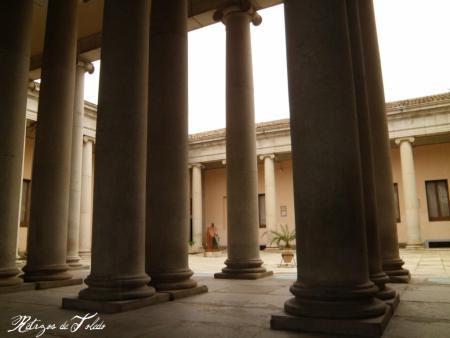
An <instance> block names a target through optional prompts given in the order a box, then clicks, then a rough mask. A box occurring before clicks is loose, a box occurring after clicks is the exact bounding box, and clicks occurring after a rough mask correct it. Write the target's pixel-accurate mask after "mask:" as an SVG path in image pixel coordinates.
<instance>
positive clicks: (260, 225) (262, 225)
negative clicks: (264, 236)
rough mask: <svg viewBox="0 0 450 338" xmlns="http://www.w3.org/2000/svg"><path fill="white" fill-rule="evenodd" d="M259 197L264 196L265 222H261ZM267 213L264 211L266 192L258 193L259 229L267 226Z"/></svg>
mask: <svg viewBox="0 0 450 338" xmlns="http://www.w3.org/2000/svg"><path fill="white" fill-rule="evenodd" d="M261 198H264V201H263V202H264V203H263V204H264V219H265V220H266V222H265V224H263V223H262V222H261V208H260V207H259V206H260V204H261V202H260V200H261ZM266 217H267V213H266V194H258V225H259V228H260V229H264V228H267V218H266Z"/></svg>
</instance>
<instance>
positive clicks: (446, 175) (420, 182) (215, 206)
mask: <svg viewBox="0 0 450 338" xmlns="http://www.w3.org/2000/svg"><path fill="white" fill-rule="evenodd" d="M33 149H34V140H33V139H32V138H27V140H26V151H25V163H24V178H25V179H31V173H32V160H33V159H32V156H33ZM413 153H414V162H415V170H416V178H417V193H418V198H419V203H420V220H421V236H422V240H424V241H425V240H432V239H437V240H439V239H447V240H449V239H450V221H445V222H442V221H440V222H430V221H429V220H428V210H427V199H426V193H425V181H427V180H437V179H447V180H449V181H450V143H442V144H433V145H424V146H414V148H413ZM391 157H392V168H393V178H394V182H395V183H397V184H398V192H399V204H400V219H401V222H400V223H398V237H399V242H401V243H405V242H406V225H405V224H404V208H403V190H402V188H403V186H402V179H401V166H400V154H399V149H398V147H396V146H394V147H392V149H391ZM275 177H276V192H277V208H276V211H277V222H276V224H277V226H279V225H280V224H287V225H288V226H289V228H293V227H294V226H295V215H294V196H293V180H292V162H291V161H290V160H284V161H276V162H275ZM258 193H264V166H263V164H262V163H258ZM203 206H204V210H203V219H204V222H203V223H204V226H208V225H209V224H211V223H212V222H213V223H214V224H215V225H216V226H217V228H218V230H219V235H220V238H221V245H224V246H226V245H227V217H226V171H225V168H218V169H204V170H203ZM281 206H286V209H287V215H286V216H285V217H282V216H281V210H280V208H281ZM266 230H267V229H261V230H260V243H261V244H266V242H267V240H266V239H265V237H264V236H262V234H263V233H264V232H265V231H266ZM26 236H27V228H20V229H19V250H21V251H25V248H26V240H27V238H26ZM203 240H204V239H203Z"/></svg>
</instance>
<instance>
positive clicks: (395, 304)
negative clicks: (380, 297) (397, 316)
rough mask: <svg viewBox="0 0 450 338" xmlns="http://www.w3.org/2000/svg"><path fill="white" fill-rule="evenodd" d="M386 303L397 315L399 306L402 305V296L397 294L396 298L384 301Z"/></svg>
mask: <svg viewBox="0 0 450 338" xmlns="http://www.w3.org/2000/svg"><path fill="white" fill-rule="evenodd" d="M384 302H385V303H386V304H387V305H389V306H390V307H391V309H392V312H393V313H395V311H396V310H397V307H398V304H400V296H399V294H398V293H397V292H396V293H395V297H394V298H391V299H387V300H384Z"/></svg>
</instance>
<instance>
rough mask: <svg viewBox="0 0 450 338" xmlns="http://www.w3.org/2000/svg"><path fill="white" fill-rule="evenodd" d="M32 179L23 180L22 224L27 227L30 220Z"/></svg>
mask: <svg viewBox="0 0 450 338" xmlns="http://www.w3.org/2000/svg"><path fill="white" fill-rule="evenodd" d="M30 185H31V181H30V180H23V182H22V201H21V202H20V226H21V227H27V226H28V224H29V222H30Z"/></svg>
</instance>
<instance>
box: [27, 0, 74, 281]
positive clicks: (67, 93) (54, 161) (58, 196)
mask: <svg viewBox="0 0 450 338" xmlns="http://www.w3.org/2000/svg"><path fill="white" fill-rule="evenodd" d="M77 11H78V1H77V0H67V1H59V0H50V1H49V2H48V12H47V25H46V33H45V43H44V54H43V60H42V82H41V91H40V95H39V119H38V122H37V128H36V143H35V151H34V161H33V189H32V191H31V209H30V226H29V231H28V261H27V265H26V266H25V268H24V271H25V281H48V280H61V279H69V278H71V275H70V274H68V273H67V268H68V267H67V265H66V253H67V217H68V207H69V185H70V153H71V145H72V124H73V104H74V94H75V65H76V50H77Z"/></svg>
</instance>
